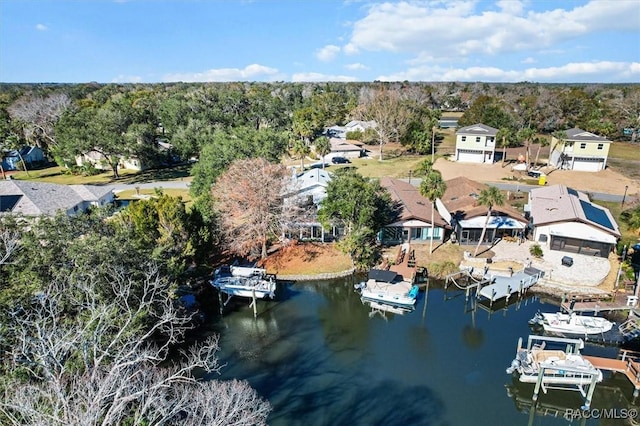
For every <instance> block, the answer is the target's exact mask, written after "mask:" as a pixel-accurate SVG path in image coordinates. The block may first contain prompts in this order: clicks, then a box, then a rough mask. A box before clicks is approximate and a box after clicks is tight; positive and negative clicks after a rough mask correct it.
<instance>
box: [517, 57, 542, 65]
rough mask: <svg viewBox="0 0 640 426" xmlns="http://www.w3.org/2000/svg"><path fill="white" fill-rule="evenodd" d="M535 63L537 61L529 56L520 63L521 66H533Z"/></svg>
mask: <svg viewBox="0 0 640 426" xmlns="http://www.w3.org/2000/svg"><path fill="white" fill-rule="evenodd" d="M536 62H538V61H536V60H535V59H534V58H532V57H531V56H529V57H528V58H524V59H523V60H521V61H520V63H521V64H535V63H536Z"/></svg>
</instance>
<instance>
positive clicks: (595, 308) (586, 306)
mask: <svg viewBox="0 0 640 426" xmlns="http://www.w3.org/2000/svg"><path fill="white" fill-rule="evenodd" d="M560 307H561V308H562V309H563V310H564V311H566V312H595V313H596V314H597V313H598V312H608V311H623V310H627V311H628V310H633V309H635V308H637V307H638V303H637V301H636V302H634V299H633V294H631V293H628V292H626V291H618V292H616V293H611V294H603V295H592V296H583V297H580V298H579V299H578V298H572V300H565V301H563V302H562V304H561V305H560Z"/></svg>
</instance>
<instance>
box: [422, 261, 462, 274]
mask: <svg viewBox="0 0 640 426" xmlns="http://www.w3.org/2000/svg"><path fill="white" fill-rule="evenodd" d="M457 270H458V266H457V265H456V264H455V263H453V262H452V261H450V260H445V261H444V262H435V263H431V264H429V267H428V268H427V271H428V273H429V276H430V277H433V278H444V277H445V276H447V275H449V274H452V273H454V272H456V271H457Z"/></svg>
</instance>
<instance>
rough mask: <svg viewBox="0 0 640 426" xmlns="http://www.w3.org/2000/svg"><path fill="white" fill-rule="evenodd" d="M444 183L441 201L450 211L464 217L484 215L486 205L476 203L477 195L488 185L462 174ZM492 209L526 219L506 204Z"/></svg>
mask: <svg viewBox="0 0 640 426" xmlns="http://www.w3.org/2000/svg"><path fill="white" fill-rule="evenodd" d="M445 183H446V184H447V190H446V191H445V193H444V196H443V197H442V199H441V201H442V204H444V206H445V207H446V208H447V210H448V211H449V212H450V213H452V214H454V213H458V212H460V213H464V217H465V219H469V218H472V217H476V216H486V214H487V210H488V209H487V207H486V206H482V205H479V204H478V196H479V195H480V193H481V192H482V190H483V189H487V188H489V186H488V185H485V184H484V183H480V182H476V181H475V180H471V179H469V178H467V177H464V176H458V177H456V178H453V179H449V180H447V181H446V182H445ZM493 211H494V212H499V213H501V214H503V215H506V216H509V217H511V218H514V219H516V220H519V221H523V222H526V221H527V220H526V219H525V218H524V217H523V216H522V215H521V214H520V212H519V211H517V210H516V209H514V208H512V207H511V206H509V205H506V204H505V205H503V206H493Z"/></svg>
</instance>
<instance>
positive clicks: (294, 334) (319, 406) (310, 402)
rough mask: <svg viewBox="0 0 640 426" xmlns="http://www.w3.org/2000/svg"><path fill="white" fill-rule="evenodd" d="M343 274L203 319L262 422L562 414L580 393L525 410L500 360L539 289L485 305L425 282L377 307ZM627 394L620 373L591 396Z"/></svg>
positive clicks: (521, 332) (611, 398)
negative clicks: (251, 394)
mask: <svg viewBox="0 0 640 426" xmlns="http://www.w3.org/2000/svg"><path fill="white" fill-rule="evenodd" d="M354 281H355V279H354V278H353V277H350V278H346V279H339V280H331V281H317V282H302V283H290V284H283V285H282V288H279V289H278V291H279V295H278V296H279V300H278V301H275V302H268V301H261V302H259V303H258V318H257V319H254V318H253V311H252V309H251V308H249V306H248V303H245V302H242V303H240V304H236V305H234V306H232V307H231V309H229V310H228V311H227V312H225V314H224V316H221V317H220V316H218V317H215V318H213V319H211V323H210V324H211V330H212V331H213V332H217V333H219V334H220V336H221V338H220V346H221V348H222V350H221V352H220V353H219V356H220V361H221V363H222V364H226V366H225V367H224V369H223V370H222V376H218V377H219V378H222V379H230V378H239V379H246V380H248V381H249V383H250V384H251V385H252V386H253V387H254V388H255V389H256V390H257V391H258V392H259V393H260V395H262V396H263V397H264V398H266V399H268V400H269V401H270V403H271V404H272V406H273V412H272V414H271V415H270V417H269V424H271V425H409V424H412V425H567V424H570V423H569V422H568V421H567V420H566V419H564V418H563V415H564V414H565V410H566V409H567V408H570V409H577V408H578V407H580V405H582V401H583V400H582V397H581V396H580V394H579V393H577V392H568V391H549V393H548V394H542V393H541V396H540V398H539V401H538V410H530V405H531V396H532V395H533V385H524V384H521V383H519V382H517V381H516V380H514V379H513V378H512V377H511V376H510V375H507V374H506V372H505V369H506V368H507V367H508V366H509V365H510V363H511V361H512V359H513V358H514V355H515V350H516V345H517V340H518V338H519V337H522V338H523V339H524V340H525V341H526V338H527V336H528V335H529V334H531V330H530V329H529V326H528V324H527V321H528V320H529V319H530V318H531V317H533V315H534V314H535V312H536V311H537V310H539V309H540V310H542V311H543V312H553V311H556V310H557V309H558V308H557V307H556V306H554V305H553V304H551V303H549V302H548V301H547V302H545V301H544V300H541V299H539V298H537V297H529V298H526V299H524V300H521V301H520V302H517V303H513V304H511V305H509V306H506V307H505V306H504V304H503V305H502V306H497V307H494V308H497V309H494V310H489V309H487V307H486V306H484V305H477V304H476V303H472V302H471V301H465V295H464V292H461V291H453V290H451V289H449V290H447V291H445V290H444V289H443V288H442V284H441V283H434V282H431V283H430V290H429V291H428V292H421V294H420V297H419V300H418V303H417V306H416V309H415V310H414V311H412V312H408V313H405V314H404V315H397V314H390V313H386V314H384V315H383V314H381V313H377V312H372V310H371V308H370V307H369V306H367V305H364V304H362V302H361V301H360V298H359V295H358V294H357V293H355V292H354V290H353V284H354ZM474 306H475V309H474ZM583 353H585V354H589V355H600V356H610V357H615V356H616V354H617V349H616V348H613V347H602V346H591V345H587V347H586V348H585V350H584V351H583ZM632 394H633V388H632V387H631V385H630V384H629V383H628V381H627V379H626V378H624V377H623V376H617V377H612V378H608V379H605V381H604V382H603V383H600V384H598V386H597V387H596V392H595V395H594V399H593V403H592V408H630V407H631V408H636V407H637V406H635V405H630V404H632V403H631V402H630V401H631V400H632ZM544 412H546V413H547V414H546V415H545V414H544ZM554 415H556V416H557V417H554ZM618 421H619V420H618ZM571 424H579V425H582V424H589V425H595V424H620V423H615V422H614V423H612V422H610V421H604V420H593V419H590V420H588V421H583V420H574V421H573V422H572V423H571Z"/></svg>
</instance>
